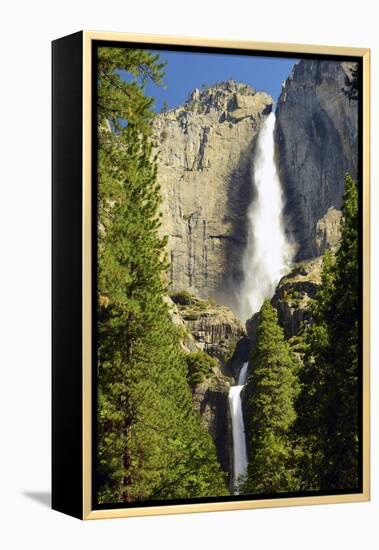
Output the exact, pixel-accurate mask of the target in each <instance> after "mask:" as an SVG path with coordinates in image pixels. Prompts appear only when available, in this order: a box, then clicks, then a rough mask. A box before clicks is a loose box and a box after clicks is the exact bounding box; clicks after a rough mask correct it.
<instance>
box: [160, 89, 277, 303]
mask: <svg viewBox="0 0 379 550" xmlns="http://www.w3.org/2000/svg"><path fill="white" fill-rule="evenodd" d="M271 106H272V98H271V97H270V96H269V95H267V94H266V93H264V92H256V91H255V90H254V89H253V88H251V87H250V86H247V85H246V84H239V83H236V82H234V81H227V82H224V83H221V84H217V85H216V86H213V87H210V88H207V89H204V90H198V89H196V90H194V92H193V93H192V94H191V96H190V98H189V99H188V101H187V102H186V103H185V104H184V105H183V106H181V107H179V108H177V109H174V110H170V111H168V112H165V113H161V114H159V115H157V116H156V118H155V119H154V122H153V127H154V135H155V140H156V142H157V147H158V150H159V158H158V181H159V183H160V185H161V193H162V197H163V205H162V214H163V217H162V228H161V231H162V234H165V235H168V256H169V258H168V259H169V261H170V270H169V276H170V282H171V288H172V289H173V290H182V289H188V290H190V291H191V292H193V293H195V294H196V295H197V296H199V297H204V298H209V297H212V298H214V299H215V300H217V301H219V302H221V303H224V304H226V305H230V306H233V300H234V288H236V286H237V285H236V284H235V282H236V281H239V279H240V278H241V258H242V253H243V249H244V246H245V242H246V227H245V226H246V223H245V219H246V210H247V208H248V205H249V202H250V193H251V173H250V169H251V166H250V164H251V159H252V156H253V149H254V138H255V136H256V135H257V133H258V131H259V129H260V127H261V125H262V122H263V121H264V119H265V116H266V115H267V114H268V113H269V112H270V111H271Z"/></svg>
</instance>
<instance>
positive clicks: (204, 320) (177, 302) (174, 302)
mask: <svg viewBox="0 0 379 550" xmlns="http://www.w3.org/2000/svg"><path fill="white" fill-rule="evenodd" d="M167 301H168V303H169V311H170V317H171V319H172V322H173V323H174V324H175V325H176V326H177V327H179V328H180V329H181V332H182V334H183V337H182V340H181V345H182V349H183V351H185V352H187V353H190V352H198V351H202V352H206V353H208V354H209V355H211V356H212V357H214V358H215V359H216V361H214V363H215V364H214V366H213V367H212V369H211V371H210V372H208V373H207V374H206V375H205V376H204V379H203V380H202V381H201V382H199V383H196V384H191V390H192V396H193V403H194V405H195V408H196V410H198V411H199V413H200V415H201V418H202V421H203V423H204V426H205V427H206V429H207V430H208V432H209V433H210V435H211V436H212V438H213V441H214V442H215V445H216V451H217V456H218V460H219V462H220V464H221V466H222V468H223V470H224V471H225V472H226V473H227V474H228V475H229V477H230V475H231V472H232V460H233V457H232V450H233V436H232V425H231V418H230V412H229V404H228V394H229V390H230V387H231V385H232V384H233V383H234V380H233V378H232V375H233V372H232V371H231V367H230V365H231V364H232V360H233V359H234V356H235V355H236V351H235V350H236V346H237V345H240V344H239V342H240V341H241V339H242V340H243V338H244V337H245V338H246V331H245V330H244V328H243V327H242V325H241V323H240V321H239V320H238V319H237V318H236V316H235V315H234V313H233V312H232V311H231V310H230V309H228V308H227V307H225V306H220V305H218V304H216V303H215V302H213V301H212V300H201V299H199V298H197V297H196V296H194V295H193V294H191V293H189V292H188V291H180V292H176V293H172V294H171V297H170V298H167Z"/></svg>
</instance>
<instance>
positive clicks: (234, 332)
mask: <svg viewBox="0 0 379 550" xmlns="http://www.w3.org/2000/svg"><path fill="white" fill-rule="evenodd" d="M171 299H172V300H173V301H174V302H175V304H176V306H177V308H178V312H179V314H180V317H181V318H182V319H183V322H184V323H185V325H186V327H187V329H188V331H189V332H190V333H191V335H192V337H193V338H194V340H195V342H196V346H197V348H199V349H201V350H203V351H206V352H207V353H209V355H211V356H212V357H215V358H216V359H218V361H219V362H220V364H221V366H222V368H223V370H224V372H226V373H227V374H233V373H231V372H230V371H229V370H228V364H229V362H230V360H231V359H232V357H233V355H234V352H235V348H236V345H237V342H238V341H239V340H240V339H241V338H243V337H244V336H246V331H245V329H244V327H243V326H242V324H241V322H240V321H239V319H238V318H237V317H236V316H235V315H234V313H233V312H232V311H231V310H230V309H229V308H228V307H226V306H220V305H219V304H216V303H215V302H214V301H213V300H201V299H199V298H197V297H196V296H194V295H191V294H190V293H188V292H186V291H185V292H183V291H182V292H177V293H173V294H171Z"/></svg>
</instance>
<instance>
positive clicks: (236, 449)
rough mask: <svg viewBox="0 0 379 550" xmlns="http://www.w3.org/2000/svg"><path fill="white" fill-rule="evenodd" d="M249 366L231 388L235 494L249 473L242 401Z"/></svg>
mask: <svg viewBox="0 0 379 550" xmlns="http://www.w3.org/2000/svg"><path fill="white" fill-rule="evenodd" d="M247 366H248V363H244V364H243V366H242V368H241V371H240V374H239V377H238V384H237V385H236V386H232V387H231V388H230V391H229V396H228V397H229V408H230V415H231V417H232V433H233V484H234V494H238V489H237V487H236V484H237V482H238V480H239V479H241V477H244V476H245V475H246V473H247V453H246V436H245V425H244V421H243V412H242V401H241V391H242V388H243V387H244V385H245V382H246V375H247Z"/></svg>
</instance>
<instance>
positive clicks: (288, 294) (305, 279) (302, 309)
mask: <svg viewBox="0 0 379 550" xmlns="http://www.w3.org/2000/svg"><path fill="white" fill-rule="evenodd" d="M321 268H322V258H321V257H320V258H316V259H314V260H311V261H308V262H303V263H300V264H297V265H295V266H294V267H293V268H292V270H291V271H290V273H288V275H286V276H285V277H283V278H282V279H281V280H280V281H279V284H278V286H277V288H276V291H275V294H274V297H273V298H272V300H271V304H272V305H273V306H274V307H275V308H276V310H277V312H278V321H279V324H280V326H281V327H282V328H283V330H284V335H285V337H286V338H287V339H290V338H292V337H293V336H296V335H297V334H298V332H299V330H300V329H302V328H305V327H306V325H309V324H310V323H311V322H312V314H311V311H310V309H309V306H310V303H311V300H312V299H314V298H315V297H316V294H317V292H318V290H319V288H320V285H321Z"/></svg>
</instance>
